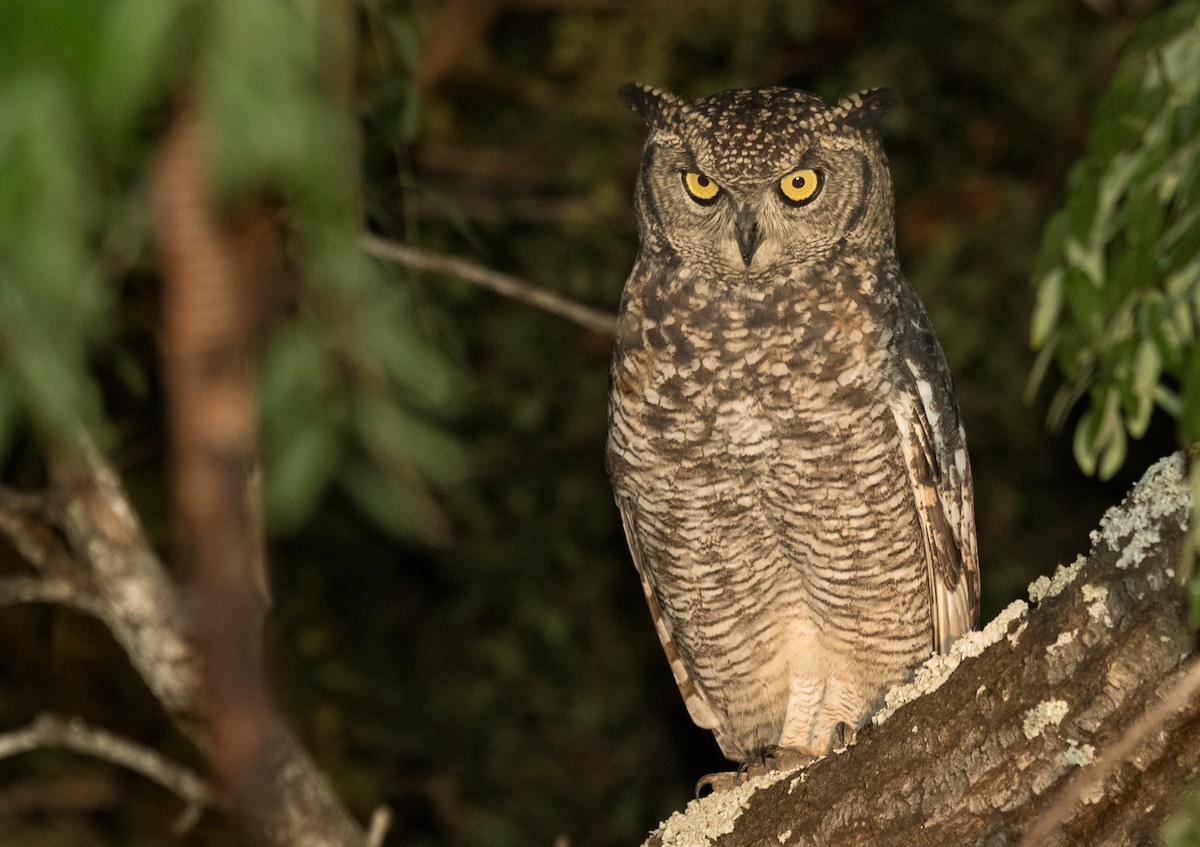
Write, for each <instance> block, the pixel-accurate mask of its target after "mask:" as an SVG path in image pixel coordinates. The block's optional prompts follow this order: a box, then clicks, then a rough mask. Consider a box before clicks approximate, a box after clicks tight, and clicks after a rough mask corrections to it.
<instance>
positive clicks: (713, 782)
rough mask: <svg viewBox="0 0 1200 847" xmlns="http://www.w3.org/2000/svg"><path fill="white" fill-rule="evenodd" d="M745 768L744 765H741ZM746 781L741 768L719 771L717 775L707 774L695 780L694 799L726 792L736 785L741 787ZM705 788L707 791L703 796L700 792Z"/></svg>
mask: <svg viewBox="0 0 1200 847" xmlns="http://www.w3.org/2000/svg"><path fill="white" fill-rule="evenodd" d="M742 767H745V765H742ZM745 781H746V776H745V774H744V773H743V771H742V768H741V767H740V768H738V769H737V770H736V771H719V772H717V773H709V774H705V775H704V776H702V777H700V778H699V779H698V780H696V799H697V800H698V799H700V798H701V797H707V796H708V795H709V794H715V793H717V792H718V791H727V790H729V789H730V788H733V787H735V786H737V785H741V784H742V783H743V782H745ZM705 788H707V789H708V791H707V792H706V793H704V794H701V793H700V792H702V791H704V789H705Z"/></svg>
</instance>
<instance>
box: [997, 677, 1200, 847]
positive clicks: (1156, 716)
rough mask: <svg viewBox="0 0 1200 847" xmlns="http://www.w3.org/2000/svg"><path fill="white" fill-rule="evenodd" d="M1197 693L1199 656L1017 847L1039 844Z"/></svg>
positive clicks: (1064, 792)
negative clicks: (1083, 799)
mask: <svg viewBox="0 0 1200 847" xmlns="http://www.w3.org/2000/svg"><path fill="white" fill-rule="evenodd" d="M1197 692H1200V659H1197V660H1194V661H1193V662H1192V664H1191V667H1189V668H1188V670H1187V673H1185V674H1184V675H1183V676H1182V677H1180V678H1179V680H1178V681H1177V682H1176V683H1175V685H1174V686H1173V687H1172V688H1171V690H1170V691H1168V692H1167V694H1166V696H1165V697H1163V698H1162V700H1160V701H1159V703H1158V705H1156V706H1155V707H1154V708H1153V709H1151V710H1150V711H1148V712H1146V714H1144V715H1143V716H1142V717H1141V718H1139V719H1138V721H1137V723H1135V724H1134V725H1133V726H1131V727H1130V728H1129V729H1128V730H1127V731H1126V732H1125V734H1124V735H1122V736H1121V737H1120V738H1119V739H1117V740H1116V742H1114V743H1113V744H1111V745H1109V746H1108V747H1106V748H1105V749H1104V750H1102V751H1101V752H1100V755H1099V756H1097V757H1096V758H1095V759H1093V760H1092V762H1091V764H1089V765H1088V766H1087V767H1086V768H1084V769H1083V770H1081V771H1079V772H1078V773H1076V774H1075V776H1074V777H1073V778H1072V779H1071V781H1070V782H1068V783H1067V785H1066V787H1065V788H1063V790H1062V793H1061V794H1060V795H1059V796H1058V799H1057V800H1056V801H1055V802H1054V805H1053V806H1051V807H1050V808H1049V809H1048V810H1047V811H1046V813H1045V814H1043V815H1042V816H1041V817H1040V818H1038V819H1037V821H1036V822H1035V823H1034V825H1033V826H1032V827H1030V829H1029V830H1028V831H1027V832H1026V833H1025V837H1024V838H1023V839H1021V843H1020V844H1019V845H1018V847H1039V845H1042V844H1045V843H1046V840H1047V839H1048V838H1049V837H1050V834H1051V833H1052V832H1054V831H1055V830H1056V829H1058V827H1060V826H1062V824H1063V823H1064V822H1066V820H1067V819H1068V818H1069V817H1070V814H1071V811H1072V809H1073V808H1074V807H1075V805H1076V804H1077V803H1078V802H1079V801H1080V798H1082V797H1083V796H1085V795H1086V794H1090V793H1091V792H1092V791H1093V789H1095V788H1096V787H1097V786H1098V785H1100V784H1101V783H1102V782H1103V781H1104V780H1105V779H1107V778H1108V775H1109V774H1110V773H1112V772H1113V770H1115V769H1116V768H1117V766H1118V765H1120V764H1121V763H1122V762H1124V761H1126V760H1127V759H1129V757H1130V756H1131V755H1133V753H1134V752H1135V751H1136V750H1137V749H1138V747H1140V746H1141V744H1142V742H1143V741H1145V740H1146V737H1147V736H1149V735H1150V734H1151V733H1153V732H1157V731H1158V730H1159V729H1161V728H1162V726H1163V724H1165V723H1166V722H1167V721H1168V720H1170V718H1171V716H1172V715H1173V714H1175V713H1176V712H1178V711H1179V710H1180V709H1183V708H1185V707H1186V706H1187V705H1188V704H1189V703H1191V701H1192V699H1193V698H1194V697H1195V696H1196V694H1197Z"/></svg>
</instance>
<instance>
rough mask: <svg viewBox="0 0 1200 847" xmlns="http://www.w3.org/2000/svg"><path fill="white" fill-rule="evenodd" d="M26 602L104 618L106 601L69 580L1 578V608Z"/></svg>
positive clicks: (21, 577)
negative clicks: (47, 604) (103, 601)
mask: <svg viewBox="0 0 1200 847" xmlns="http://www.w3.org/2000/svg"><path fill="white" fill-rule="evenodd" d="M22 603H54V604H56V605H59V606H69V607H70V608H72V609H76V610H78V611H80V612H85V613H86V614H89V615H92V616H94V617H102V616H103V614H104V604H103V603H101V602H100V599H99V598H98V597H96V596H95V595H94V594H91V593H89V592H87V591H84V590H82V589H80V588H79V587H78V586H77V585H75V584H74V583H72V582H70V581H68V580H65V579H55V578H42V577H26V576H13V577H7V578H5V579H0V608H2V607H4V606H16V605H19V604H22Z"/></svg>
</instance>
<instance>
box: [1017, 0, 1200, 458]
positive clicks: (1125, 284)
mask: <svg viewBox="0 0 1200 847" xmlns="http://www.w3.org/2000/svg"><path fill="white" fill-rule="evenodd" d="M1198 153H1200V3H1196V2H1183V3H1179V4H1177V5H1175V6H1173V7H1172V8H1170V9H1169V10H1168V11H1166V12H1164V13H1162V14H1161V15H1159V16H1158V17H1156V18H1154V19H1152V20H1150V21H1148V22H1147V23H1146V24H1145V25H1144V26H1143V27H1142V28H1141V29H1140V30H1139V31H1138V33H1137V35H1136V36H1135V38H1133V39H1132V40H1131V42H1130V44H1129V47H1128V49H1127V51H1126V54H1125V56H1124V58H1123V59H1122V61H1121V64H1120V65H1119V66H1118V68H1117V72H1116V74H1115V76H1114V78H1113V80H1112V83H1111V85H1110V87H1109V90H1108V93H1107V95H1106V96H1105V99H1104V101H1103V102H1102V103H1101V105H1100V107H1099V109H1098V110H1097V112H1096V116H1095V119H1094V121H1093V123H1092V129H1091V134H1090V137H1089V140H1088V149H1087V154H1086V155H1085V156H1084V157H1083V158H1082V159H1081V160H1080V161H1079V162H1078V163H1077V164H1075V165H1074V166H1073V167H1072V168H1071V173H1070V176H1069V178H1068V194H1067V199H1066V205H1065V207H1064V208H1063V209H1062V211H1060V212H1059V213H1058V214H1056V215H1055V216H1054V217H1053V218H1052V219H1051V220H1050V222H1049V223H1048V224H1047V227H1046V235H1045V240H1044V242H1043V245H1042V252H1041V257H1040V259H1039V263H1038V269H1037V274H1036V276H1037V284H1038V299H1037V308H1036V310H1035V312H1034V317H1033V325H1032V330H1031V333H1032V342H1033V344H1034V346H1035V347H1041V348H1042V356H1041V358H1040V368H1039V370H1038V371H1037V372H1035V376H1034V380H1033V383H1034V384H1036V383H1037V381H1038V380H1039V379H1040V378H1041V376H1042V375H1043V374H1044V372H1045V368H1046V366H1047V365H1048V362H1049V359H1050V357H1051V356H1053V357H1054V359H1055V361H1057V363H1058V366H1059V368H1060V370H1061V371H1062V374H1063V378H1064V384H1063V385H1062V386H1061V387H1060V388H1059V389H1058V393H1057V396H1056V397H1055V401H1054V404H1053V406H1052V408H1051V417H1052V420H1053V421H1054V422H1056V423H1059V424H1061V423H1062V422H1063V421H1064V420H1065V418H1066V416H1067V414H1068V412H1069V411H1070V410H1071V408H1072V407H1073V406H1074V405H1075V404H1076V402H1077V401H1078V400H1079V399H1080V398H1081V397H1083V395H1084V394H1085V393H1086V394H1087V401H1086V403H1085V410H1084V412H1083V414H1082V416H1081V417H1080V419H1079V421H1078V423H1077V424H1076V426H1075V438H1074V451H1075V458H1076V460H1077V461H1078V462H1079V465H1080V467H1081V468H1083V470H1084V471H1085V472H1086V473H1089V474H1092V473H1096V474H1099V475H1100V476H1101V477H1102V478H1108V477H1110V476H1112V475H1113V474H1114V473H1115V472H1116V471H1117V470H1118V469H1119V468H1120V467H1121V465H1122V463H1123V462H1124V461H1125V457H1126V451H1127V436H1128V437H1131V438H1135V439H1136V438H1140V437H1142V435H1143V434H1144V433H1145V432H1146V430H1147V427H1148V426H1149V424H1150V417H1151V414H1152V412H1153V410H1154V408H1155V407H1156V406H1157V407H1159V408H1161V409H1163V410H1165V411H1166V412H1167V413H1169V414H1170V415H1172V416H1174V417H1176V418H1178V430H1179V437H1180V440H1181V441H1182V442H1183V443H1185V444H1191V443H1194V442H1195V441H1197V439H1200V345H1198V344H1197V343H1196V325H1197V321H1200V157H1198V156H1197V154H1198Z"/></svg>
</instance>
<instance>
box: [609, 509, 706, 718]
mask: <svg viewBox="0 0 1200 847" xmlns="http://www.w3.org/2000/svg"><path fill="white" fill-rule="evenodd" d="M617 508H618V509H619V510H620V512H621V523H622V525H623V526H624V527H625V540H626V541H627V542H628V544H629V552H630V554H631V555H632V556H633V564H634V565H635V566H636V567H637V572H638V576H639V577H640V578H641V581H642V591H643V592H645V594H646V604H647V605H648V606H649V607H650V617H651V618H652V619H653V621H654V631H655V632H657V633H658V640H659V641H660V642H662V648H663V652H664V653H666V654H667V661H668V662H669V663H670V665H671V674H672V676H674V677H675V684H676V685H677V686H679V693H680V694H681V695H683V702H684V705H685V706H687V710H688V714H689V715H691V717H692V721H693V722H694V723H695V724H696V726H698V727H701V728H702V729H711V730H713V731H714V732H716V733H718V741H719V740H720V729H721V725H722V721H721V719H720V718H719V717H717V713H716V711H715V710H714V709H713V707H712V704H711V703H709V700H708V698H707V697H706V696H705V694H704V692H703V691H701V690H700V687H699V686H697V685H696V683H695V681H694V680H693V679H692V678H691V676H690V675H689V674H688V671H687V666H686V665H684V663H683V657H682V656H680V655H679V650H678V649H677V648H676V647H675V640H674V635H673V633H672V631H671V622H670V621H669V620H667V618H666V617H665V616H664V615H663V613H662V610H661V608H660V607H659V602H658V596H657V592H656V590H655V585H654V582H653V579H652V577H651V575H650V572H649V571H648V570H647V569H646V567H645V565H644V564H643V563H642V544H641V541H640V540H639V539H638V535H637V512H636V510H635V509H634V507H633V505H632V504H631V503H629V502H628V501H627V500H625V499H624V498H620V497H618V498H617Z"/></svg>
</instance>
